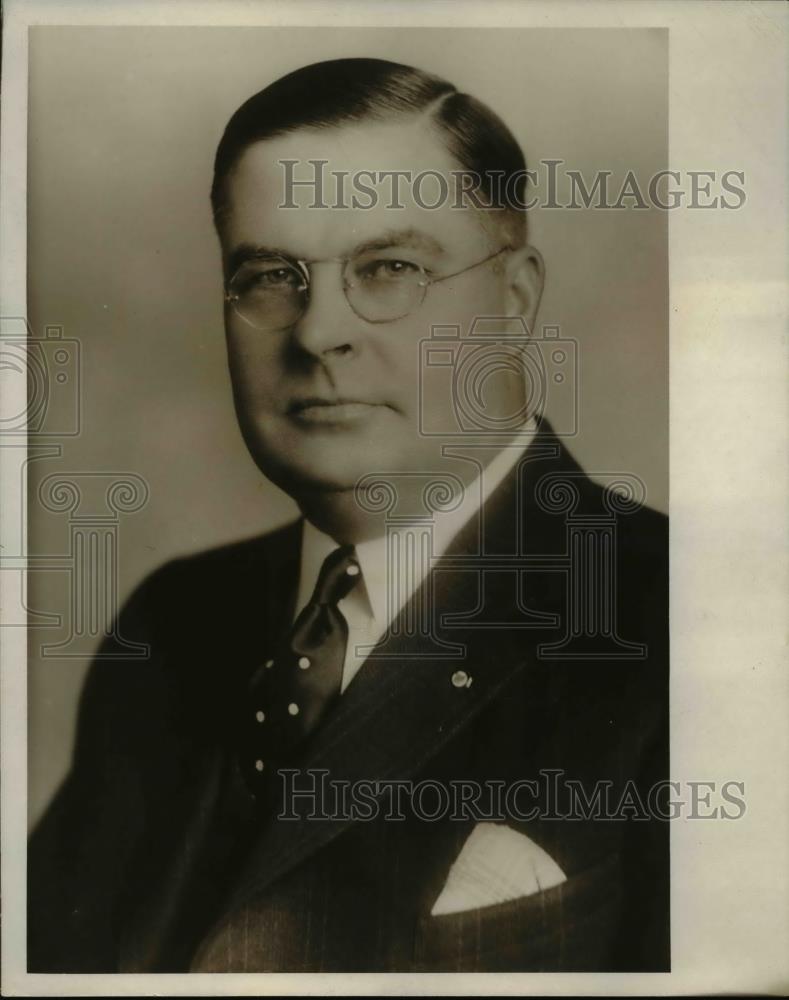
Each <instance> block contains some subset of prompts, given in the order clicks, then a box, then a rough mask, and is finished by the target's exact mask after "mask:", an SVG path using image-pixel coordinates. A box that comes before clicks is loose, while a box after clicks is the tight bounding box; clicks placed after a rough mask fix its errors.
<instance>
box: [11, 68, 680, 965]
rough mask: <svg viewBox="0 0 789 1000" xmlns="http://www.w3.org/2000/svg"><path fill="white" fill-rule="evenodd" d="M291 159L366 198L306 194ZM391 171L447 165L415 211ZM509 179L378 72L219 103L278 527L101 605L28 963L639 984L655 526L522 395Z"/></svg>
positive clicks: (492, 136)
mask: <svg viewBox="0 0 789 1000" xmlns="http://www.w3.org/2000/svg"><path fill="white" fill-rule="evenodd" d="M316 161H323V162H324V163H325V164H327V165H328V167H329V168H330V171H331V177H333V178H335V180H336V179H338V178H342V177H343V176H344V177H349V176H352V175H353V174H354V172H356V171H359V170H360V169H361V168H364V169H365V170H366V171H370V172H371V176H372V177H373V178H374V181H373V184H372V187H373V190H374V192H375V194H376V195H377V197H374V198H373V197H368V199H367V200H366V201H364V202H363V201H362V200H361V199H359V198H357V199H356V201H355V202H354V201H353V199H351V200H350V202H347V203H346V201H345V200H344V199H343V197H342V192H341V191H339V190H338V189H337V187H336V186H335V188H334V189H333V190H332V191H331V192H330V193H329V194H328V198H329V199H330V200H331V202H332V204H335V205H337V206H338V207H336V208H334V209H331V210H326V209H325V208H322V207H321V206H320V204H319V202H320V201H321V198H318V197H317V196H316V189H315V184H314V183H312V184H309V183H304V181H305V178H306V177H308V173H309V172H308V171H307V170H306V169H305V168H306V167H310V168H311V169H314V167H315V163H316ZM393 171H402V172H404V173H403V176H406V177H414V176H417V175H420V174H421V175H424V176H432V177H434V178H435V177H437V176H438V177H445V178H449V181H448V184H447V190H450V189H452V191H453V194H454V193H456V190H457V189H456V188H453V187H452V185H453V184H454V183H455V181H456V179H457V178H458V176H460V175H461V174H464V173H465V174H466V175H467V176H475V177H479V178H481V182H480V186H479V188H478V189H477V190H476V191H474V192H472V194H473V197H472V196H468V197H463V198H462V199H461V200H460V203H458V200H457V199H456V198H455V197H454V196H453V197H450V198H443V199H438V200H437V201H436V204H435V205H434V206H433V207H430V208H427V207H426V204H427V197H426V196H425V195H424V192H423V191H422V192H420V191H419V190H418V189H417V187H416V186H414V185H411V186H409V185H405V187H404V188H403V190H402V198H400V197H399V196H398V198H397V199H395V200H396V204H395V203H394V201H395V200H393V198H392V197H391V194H390V192H388V183H389V182H391V179H392V176H393V174H392V172H393ZM523 171H524V161H523V156H522V153H521V151H520V149H519V147H518V145H517V143H516V141H515V140H514V138H513V137H512V136H511V134H510V133H509V131H508V130H507V128H506V126H505V125H504V124H503V123H502V122H501V121H500V120H499V119H498V118H497V117H496V116H495V115H494V114H493V113H492V112H491V111H490V110H489V109H487V108H485V107H484V106H483V105H481V104H480V103H479V102H477V101H475V100H474V99H473V98H471V97H469V96H467V95H463V94H459V93H458V92H457V91H456V90H455V89H454V88H453V87H452V86H451V85H449V84H447V83H446V82H444V81H442V80H439V79H437V78H435V77H432V76H429V75H427V74H425V73H423V72H421V71H418V70H415V69H411V68H409V67H405V66H400V65H396V64H393V63H387V62H383V61H379V60H356V59H348V60H338V61H335V62H328V63H320V64H316V65H313V66H308V67H306V68H304V69H302V70H299V71H297V72H295V73H292V74H290V75H289V76H287V77H285V78H283V79H281V80H279V81H277V82H276V83H274V84H272V85H271V86H270V87H268V88H266V89H265V90H264V91H262V92H261V93H260V94H257V95H255V96H254V97H252V98H251V99H250V100H249V101H248V102H247V103H246V104H245V105H243V106H242V107H241V108H240V109H239V110H238V111H237V112H236V114H235V115H234V116H233V117H232V119H231V121H230V123H229V124H228V127H227V129H226V131H225V134H224V136H223V138H222V141H221V143H220V145H219V149H218V152H217V157H216V165H215V177H214V186H213V190H212V202H213V208H214V216H215V221H216V226H217V232H218V235H219V240H220V244H221V249H222V259H223V267H224V276H225V307H226V312H225V317H226V332H227V344H228V358H229V364H230V370H231V374H232V381H233V389H234V396H235V403H236V410H237V414H238V418H239V423H240V426H241V429H242V433H243V435H244V438H245V440H246V443H247V445H248V447H249V450H250V452H251V454H252V456H253V457H254V459H255V461H256V462H257V464H258V466H259V467H260V469H261V471H262V472H263V473H264V474H265V475H266V476H267V477H268V478H269V479H271V480H272V481H273V482H274V483H276V484H277V485H279V486H280V487H281V488H283V489H284V490H285V491H287V492H288V493H289V494H290V495H291V496H292V497H293V498H294V499H295V500H296V502H297V504H298V506H299V508H300V510H301V512H302V515H303V517H302V518H301V519H300V520H299V521H297V522H295V523H293V524H291V525H287V526H286V527H284V528H282V529H280V530H278V531H274V532H272V533H269V534H266V535H264V536H262V537H260V538H255V539H251V540H248V541H244V542H240V543H238V544H235V545H231V546H226V547H223V548H221V549H219V550H215V551H211V552H208V553H203V554H200V555H197V556H194V557H191V558H187V559H181V560H176V561H174V562H172V563H169V564H168V565H166V566H164V567H162V568H161V569H160V570H158V571H157V572H156V573H154V574H153V575H152V576H151V577H150V578H149V579H148V580H146V581H145V582H144V583H143V584H142V585H141V587H139V588H138V590H137V591H136V592H135V594H134V595H133V596H132V598H131V600H130V601H129V603H128V605H127V607H126V608H125V609H124V612H123V614H122V615H121V621H120V629H119V631H120V634H122V635H123V636H124V637H125V638H127V639H133V640H135V641H138V642H145V643H147V644H148V645H149V646H150V651H151V653H150V658H149V659H148V660H147V661H145V662H144V663H140V662H132V661H128V662H123V661H121V662H118V661H106V660H102V659H98V660H97V662H96V663H95V664H94V666H93V668H92V671H91V674H90V676H89V679H88V682H87V686H86V689H85V693H84V696H83V702H82V706H81V712H80V720H79V732H78V739H77V747H76V751H75V757H74V762H73V767H72V770H71V773H70V775H69V777H68V779H67V781H66V783H65V785H64V787H63V788H62V789H61V790H60V792H59V793H58V795H57V796H56V798H55V800H54V802H53V804H52V805H51V807H50V809H49V810H48V812H47V814H46V815H45V817H44V819H43V821H42V822H41V824H40V826H39V828H38V829H37V831H36V832H35V833H34V835H33V838H32V840H31V846H30V860H29V910H30V913H29V918H30V934H29V968H30V970H31V971H48V972H63V971H79V972H96V971H127V972H154V971H167V972H171V971H185V970H191V971H196V972H198V971H225V972H238V971H286V972H287V971H290V972H298V971H346V972H351V971H383V972H386V971H503V970H516V971H535V970H544V971H567V970H606V969H608V970H627V969H640V970H665V969H667V968H668V964H669V957H668V929H667V928H668V835H667V825H666V824H665V823H664V822H661V821H660V819H659V818H658V817H656V816H655V815H654V812H655V810H654V808H653V809H652V810H651V812H650V811H647V810H646V809H645V806H644V803H646V802H649V803H652V804H653V805H654V803H653V798H652V790H653V789H654V787H655V786H656V783H657V782H659V781H661V780H665V779H666V777H667V770H668V761H667V712H666V702H667V691H666V688H667V631H668V630H667V573H666V555H667V552H666V526H665V519H664V518H663V517H662V516H660V515H657V514H656V513H654V512H652V511H649V510H648V509H645V508H640V509H639V508H638V505H637V504H628V503H627V502H626V500H625V499H623V498H622V497H621V496H620V495H619V494H618V493H615V492H612V491H610V490H605V489H604V488H603V487H601V486H598V485H595V484H594V483H592V482H591V480H590V479H588V478H587V477H586V476H585V475H584V474H583V473H582V472H581V470H580V469H579V467H578V465H577V464H576V463H575V462H574V460H573V459H572V457H571V456H570V455H569V453H568V452H567V450H566V448H565V447H564V445H563V444H562V443H561V441H560V439H559V437H557V436H556V435H555V434H554V432H553V430H552V428H551V427H550V425H549V424H548V423H547V421H546V420H544V419H543V418H542V416H541V414H540V413H539V412H533V411H534V406H533V400H532V399H531V396H530V393H529V389H528V379H527V378H526V377H525V372H526V368H527V367H528V365H529V364H532V363H533V362H534V361H535V355H534V353H533V350H534V347H535V344H536V341H535V340H531V341H530V340H529V338H528V337H524V336H523V335H522V334H523V332H524V331H526V332H531V333H532V334H533V333H534V323H535V316H536V313H537V307H538V304H539V298H540V292H541V288H542V281H543V266H542V261H541V259H540V257H539V254H538V253H537V251H536V250H534V249H533V248H532V247H531V246H530V245H529V243H528V241H527V238H526V235H527V234H526V223H525V217H524V214H523V211H522V210H521V206H522V204H523V193H524V190H523V188H524V184H525V175H524V173H523ZM384 175H386V176H385V177H384ZM313 176H314V175H313ZM382 177H383V180H382ZM496 177H503V178H504V179H505V181H506V182H507V183H506V184H505V185H504V188H503V189H504V190H505V191H506V190H508V189H509V190H510V191H515V192H516V194H517V196H518V197H517V198H514V199H512V198H511V199H508V200H507V202H506V203H502V202H501V200H500V198H499V197H498V196H497V191H496V189H495V187H494V185H493V183H492V179H493V178H496ZM285 181H288V184H285ZM298 181H301V182H302V183H298ZM510 181H511V182H512V183H510ZM460 183H461V184H462V183H463V182H462V181H460ZM384 185H387V188H386V189H385V188H384ZM438 189H439V193H440V192H441V191H442V190H443V188H442V186H441V185H440V184H439V185H438ZM464 191H465V193H466V194H468V192H469V189H468V188H465V189H464ZM319 194H320V195H321V197H322V195H323V192H319ZM433 200H434V199H433V198H432V197H431V204H432V202H433ZM288 205H290V206H291V207H284V206H288ZM480 317H482V318H483V319H486V321H487V326H485V324H484V323H483V324H482V325H480V324H479V323H477V320H478V319H479V318H480ZM491 318H493V321H492V323H491ZM491 330H492V333H491ZM537 346H539V345H537ZM431 350H437V352H438V353H437V354H436V353H432V354H431V353H430V351H431ZM530 351H531V352H532V353H531V354H530V353H529V352H530ZM514 362H517V363H514ZM543 371H544V369H543ZM448 374H449V376H450V377H449V381H448V380H447V376H448ZM107 651H108V650H105V651H104V652H107ZM417 789H419V792H418V794H417ZM603 792H605V795H606V796H609V797H610V793H612V794H613V795H614V801H619V799H620V796H621V801H622V802H625V803H626V805H627V807H626V808H624V809H619V810H618V811H617V810H614V814H610V809H609V810H608V811H605V810H604V811H603V812H602V813H601V811H600V808H599V806H600V801H601V800H600V796H601V794H603ZM431 795H432V796H433V797H432V798H430V796H431ZM450 799H451V801H452V802H453V803H454V804H453V806H452V808H449V809H447V808H445V806H446V803H447V802H449V801H450ZM606 801H608V799H606ZM436 803H437V805H436Z"/></svg>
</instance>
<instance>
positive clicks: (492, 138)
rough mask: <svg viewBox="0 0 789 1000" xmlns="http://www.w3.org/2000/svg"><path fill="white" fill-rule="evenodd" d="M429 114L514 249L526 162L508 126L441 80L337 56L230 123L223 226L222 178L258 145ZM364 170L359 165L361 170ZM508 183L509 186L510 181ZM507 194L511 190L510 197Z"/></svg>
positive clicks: (217, 187) (249, 104)
mask: <svg viewBox="0 0 789 1000" xmlns="http://www.w3.org/2000/svg"><path fill="white" fill-rule="evenodd" d="M420 115H425V116H426V117H427V118H428V120H429V121H430V122H431V124H432V125H433V127H434V128H435V129H436V132H437V134H438V135H439V136H440V137H441V138H442V140H443V141H444V143H445V145H446V147H447V149H448V151H449V152H450V154H451V155H452V156H453V157H454V159H455V160H456V161H457V163H458V165H459V168H460V169H461V170H465V171H470V172H473V173H474V174H475V175H478V176H479V179H480V183H479V187H478V189H477V190H478V192H479V195H480V197H481V199H482V200H484V201H485V203H486V205H488V206H490V208H491V209H493V210H496V214H497V215H498V216H500V217H501V220H502V223H505V224H506V228H507V230H508V232H509V237H510V241H511V243H512V244H513V245H517V244H518V243H521V242H523V240H524V239H525V235H526V225H525V211H524V210H523V209H522V208H519V207H518V206H519V205H523V204H524V203H525V195H526V162H525V159H524V156H523V152H522V150H521V148H520V146H519V145H518V142H517V141H516V139H515V137H514V136H513V135H512V133H511V132H510V130H509V129H508V128H507V126H506V125H505V124H504V122H503V121H502V120H501V119H500V118H499V117H498V115H496V114H495V113H494V112H493V111H491V110H490V108H488V107H487V106H486V105H485V104H483V103H482V102H481V101H478V100H477V99H476V98H474V97H471V96H470V95H469V94H462V93H460V92H459V91H458V90H457V89H456V88H455V87H454V86H453V85H452V84H451V83H448V82H447V81H446V80H442V79H441V78H440V77H438V76H434V75H433V74H431V73H426V72H424V71H423V70H420V69H415V68H414V67H412V66H404V65H401V64H400V63H394V62H388V61H386V60H384V59H333V60H329V61H326V62H319V63H312V64H311V65H309V66H304V67H302V68H301V69H297V70H295V71H294V72H293V73H288V74H287V75H286V76H283V77H281V78H280V79H279V80H276V81H275V82H274V83H272V84H270V85H269V86H268V87H266V88H265V89H263V90H261V91H259V92H258V93H257V94H254V95H253V96H252V97H250V98H249V100H247V101H245V102H244V103H243V104H242V105H241V107H240V108H238V110H237V111H236V112H235V113H234V114H233V116H232V117H231V119H230V121H229V122H228V123H227V127H226V128H225V131H224V134H223V135H222V138H221V140H220V142H219V146H218V148H217V151H216V159H215V161H214V181H213V185H212V188H211V205H212V208H213V213H214V221H215V224H216V225H217V228H219V224H220V220H221V216H222V212H223V209H224V207H225V194H226V192H225V181H226V179H227V177H228V174H229V173H230V171H231V170H232V169H233V167H234V166H235V164H236V163H237V161H238V160H239V158H240V157H241V155H242V153H243V152H244V151H245V150H246V149H247V148H248V147H249V146H251V145H252V144H253V143H255V142H260V141H261V140H264V139H271V138H274V137H275V136H281V135H285V134H287V133H289V132H295V131H297V130H299V129H303V128H312V129H321V128H330V127H332V126H338V125H345V124H352V123H358V122H364V121H377V122H389V121H393V120H397V119H407V118H409V117H411V118H416V117H419V116H420ZM360 166H361V165H360ZM508 181H509V184H508ZM502 192H507V197H506V199H503V198H502Z"/></svg>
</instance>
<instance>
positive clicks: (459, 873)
mask: <svg viewBox="0 0 789 1000" xmlns="http://www.w3.org/2000/svg"><path fill="white" fill-rule="evenodd" d="M566 881H567V876H566V875H565V874H564V872H563V871H562V870H561V868H560V867H559V866H558V865H557V864H556V862H555V861H554V860H553V858H552V857H551V856H550V855H549V854H547V853H546V852H545V851H544V850H543V849H542V848H541V847H539V846H538V845H537V844H535V843H534V841H533V840H530V839H529V838H528V837H527V836H526V834H524V833H518V832H517V831H516V830H512V829H511V828H510V827H508V826H503V825H501V824H498V823H477V825H476V826H475V827H474V829H473V830H472V831H471V833H470V834H469V837H468V839H467V840H466V842H465V844H464V845H463V848H462V850H461V852H460V854H459V855H458V857H457V859H456V860H455V863H454V864H453V865H452V867H451V868H450V869H449V875H448V876H447V881H446V884H445V885H444V888H443V889H442V890H441V893H440V895H439V897H438V899H437V900H436V901H435V904H434V905H433V909H432V910H431V911H430V915H431V916H432V917H440V916H445V915H446V914H449V913H462V912H463V911H464V910H476V909H479V908H480V907H483V906H492V905H493V904H495V903H506V902H507V901H508V900H511V899H519V898H520V897H521V896H531V895H533V894H534V893H536V892H542V891H544V890H545V889H552V888H553V887H554V886H557V885H560V884H561V883H562V882H566Z"/></svg>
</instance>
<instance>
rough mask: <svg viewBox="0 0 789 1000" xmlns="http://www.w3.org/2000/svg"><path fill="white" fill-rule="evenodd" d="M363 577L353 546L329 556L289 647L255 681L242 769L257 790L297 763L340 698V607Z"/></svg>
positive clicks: (344, 632)
mask: <svg viewBox="0 0 789 1000" xmlns="http://www.w3.org/2000/svg"><path fill="white" fill-rule="evenodd" d="M360 575H361V574H360V569H359V564H358V562H357V561H356V559H355V555H354V549H353V546H351V545H343V546H341V547H340V548H337V549H335V550H334V551H333V552H332V553H330V554H329V555H328V556H327V557H326V559H325V560H324V563H323V566H322V567H321V571H320V573H319V575H318V582H317V583H316V585H315V590H314V592H313V594H312V597H311V599H310V601H309V602H308V603H307V604H306V605H305V607H304V608H303V609H302V610H301V612H300V613H299V615H298V617H297V618H296V621H295V623H294V625H293V628H292V629H291V631H290V634H289V636H288V637H287V639H286V641H285V642H284V643H283V644H282V646H281V647H280V649H279V652H278V653H277V655H276V656H275V657H273V658H271V659H269V660H267V661H266V662H265V663H264V664H263V665H262V666H261V667H260V668H259V669H258V670H257V671H255V674H254V675H253V677H252V680H251V682H250V688H249V698H250V699H251V704H249V702H248V703H247V704H248V708H247V711H246V715H247V716H248V718H247V720H246V725H245V727H244V729H245V731H246V732H247V733H249V734H250V736H251V739H248V740H246V741H245V743H246V746H245V748H244V751H243V755H244V757H245V758H246V759H245V761H243V762H242V763H243V764H244V768H243V769H244V771H245V772H246V773H247V776H248V780H250V783H251V784H252V787H253V790H256V791H257V790H262V789H263V787H264V785H268V784H269V782H270V779H271V777H272V774H273V771H274V770H275V769H276V767H278V766H279V767H283V766H288V765H289V764H290V763H291V762H292V761H293V760H294V759H295V757H296V755H297V753H298V751H299V749H300V748H301V746H302V745H303V744H304V742H305V741H306V740H307V738H308V737H309V736H310V735H311V733H313V732H314V730H315V729H316V728H317V727H318V725H319V724H320V722H321V720H322V719H323V718H324V716H325V715H326V712H327V711H328V710H329V708H330V707H331V705H332V704H333V703H334V702H335V701H336V699H337V698H338V697H339V694H340V689H341V686H342V674H343V666H344V663H345V650H346V646H347V644H348V624H347V622H346V621H345V619H344V618H343V616H342V613H341V612H340V609H339V607H338V604H339V602H340V601H341V600H342V599H343V598H344V597H346V596H347V595H348V594H349V593H350V592H351V590H352V589H353V587H354V586H355V585H356V584H357V582H358V580H359V577H360ZM253 720H254V721H253ZM250 726H251V727H252V729H251V731H250Z"/></svg>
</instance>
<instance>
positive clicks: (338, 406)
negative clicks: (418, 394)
mask: <svg viewBox="0 0 789 1000" xmlns="http://www.w3.org/2000/svg"><path fill="white" fill-rule="evenodd" d="M382 405H383V404H381V403H366V402H364V401H362V400H359V399H345V398H337V399H323V398H320V397H308V398H306V399H295V400H293V401H292V402H291V403H290V405H289V406H288V410H287V413H288V416H289V417H290V418H291V419H292V420H295V421H296V422H297V423H300V424H306V425H310V426H322V427H328V426H332V425H342V424H353V423H356V422H357V421H363V420H365V419H366V418H369V417H370V416H371V415H372V414H374V413H375V412H376V411H377V410H380V409H381V407H382Z"/></svg>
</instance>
